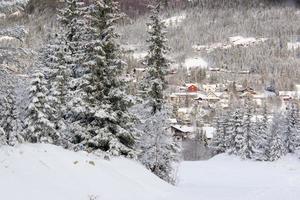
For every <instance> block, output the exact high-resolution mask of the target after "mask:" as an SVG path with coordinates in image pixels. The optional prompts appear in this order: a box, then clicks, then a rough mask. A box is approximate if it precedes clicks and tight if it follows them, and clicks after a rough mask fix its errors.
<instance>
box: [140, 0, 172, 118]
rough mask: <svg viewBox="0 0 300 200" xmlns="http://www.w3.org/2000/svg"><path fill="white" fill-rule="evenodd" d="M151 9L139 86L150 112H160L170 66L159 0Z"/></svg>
mask: <svg viewBox="0 0 300 200" xmlns="http://www.w3.org/2000/svg"><path fill="white" fill-rule="evenodd" d="M155 2H156V3H155V5H154V6H150V8H151V16H150V20H151V22H150V23H148V24H147V25H148V28H149V30H148V34H149V39H148V40H147V42H148V44H149V49H148V55H147V57H146V60H145V65H146V71H147V74H146V76H145V79H144V81H143V83H142V84H141V87H142V93H143V96H146V97H147V100H148V101H149V102H148V103H150V105H151V106H152V112H153V113H156V111H160V110H161V108H162V105H163V104H164V95H163V91H164V90H165V89H166V80H165V76H166V74H167V69H168V67H169V65H170V62H169V60H168V59H167V58H166V54H167V52H168V51H169V48H168V46H167V44H166V43H167V39H166V32H165V30H164V29H165V24H164V22H162V20H161V19H160V16H159V14H160V9H161V2H160V0H157V1H155Z"/></svg>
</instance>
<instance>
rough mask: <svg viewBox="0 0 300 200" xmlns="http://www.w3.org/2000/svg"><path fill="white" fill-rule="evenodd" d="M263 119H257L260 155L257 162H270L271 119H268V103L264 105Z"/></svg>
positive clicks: (256, 126)
mask: <svg viewBox="0 0 300 200" xmlns="http://www.w3.org/2000/svg"><path fill="white" fill-rule="evenodd" d="M261 115H262V118H261V119H258V118H257V119H256V124H255V129H256V134H257V138H256V140H257V145H258V146H257V149H258V154H256V159H257V160H268V154H269V152H268V145H269V144H268V143H269V141H270V130H269V126H270V125H269V118H268V108H267V104H266V102H265V103H264V105H263V110H262V113H261Z"/></svg>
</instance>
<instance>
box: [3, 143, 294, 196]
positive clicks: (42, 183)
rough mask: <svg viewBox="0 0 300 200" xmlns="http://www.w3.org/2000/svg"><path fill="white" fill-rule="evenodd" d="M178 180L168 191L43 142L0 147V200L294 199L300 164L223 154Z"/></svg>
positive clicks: (113, 164) (125, 166)
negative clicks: (250, 159)
mask: <svg viewBox="0 0 300 200" xmlns="http://www.w3.org/2000/svg"><path fill="white" fill-rule="evenodd" d="M179 181H180V182H179V184H178V186H177V187H172V186H170V185H168V184H166V183H165V182H163V181H161V180H160V179H158V178H157V177H156V176H154V175H153V174H151V173H150V172H149V171H147V170H146V169H145V168H144V167H143V166H141V165H140V164H138V163H136V162H134V161H130V160H127V159H124V158H118V159H113V160H111V161H106V160H103V159H100V158H97V157H96V156H93V155H89V154H87V153H84V152H78V153H75V152H71V151H67V150H64V149H62V148H60V147H56V146H51V145H45V144H43V145H41V144H39V145H32V144H26V145H21V146H19V147H17V148H11V147H1V148H0V199H1V200H2V199H5V200H41V199H43V200H182V199H184V200H198V199H203V200H298V199H299V197H300V160H299V158H298V157H297V156H295V155H288V156H286V157H285V158H283V159H281V160H279V161H277V162H273V163H271V162H254V161H244V160H240V159H239V158H237V157H233V156H228V155H224V154H223V155H219V156H216V157H214V158H212V159H210V160H208V161H196V162H183V163H182V164H181V167H180V170H179Z"/></svg>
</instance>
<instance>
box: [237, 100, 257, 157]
mask: <svg viewBox="0 0 300 200" xmlns="http://www.w3.org/2000/svg"><path fill="white" fill-rule="evenodd" d="M251 103H252V102H251V101H250V99H247V100H246V103H245V104H246V105H245V112H244V117H243V134H244V138H245V139H244V143H243V147H242V151H241V156H242V157H243V158H248V159H256V157H257V156H258V153H259V152H258V145H257V140H258V137H257V135H256V133H257V132H256V130H255V124H254V122H253V120H252V117H253V106H252V104H251Z"/></svg>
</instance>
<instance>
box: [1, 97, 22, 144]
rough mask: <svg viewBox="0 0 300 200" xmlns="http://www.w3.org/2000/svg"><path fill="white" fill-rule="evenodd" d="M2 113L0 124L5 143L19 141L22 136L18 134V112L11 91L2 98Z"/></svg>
mask: <svg viewBox="0 0 300 200" xmlns="http://www.w3.org/2000/svg"><path fill="white" fill-rule="evenodd" d="M3 106H4V108H3V113H2V114H1V121H0V126H1V128H2V129H3V130H1V132H2V134H3V136H2V137H5V140H4V141H5V142H4V143H5V144H7V145H10V146H14V145H16V144H17V143H19V142H22V140H23V138H22V135H21V134H20V132H19V131H20V129H19V125H20V122H19V120H18V113H17V108H16V101H15V97H14V95H13V93H12V92H11V91H8V95H7V96H6V97H5V98H4V104H3Z"/></svg>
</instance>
